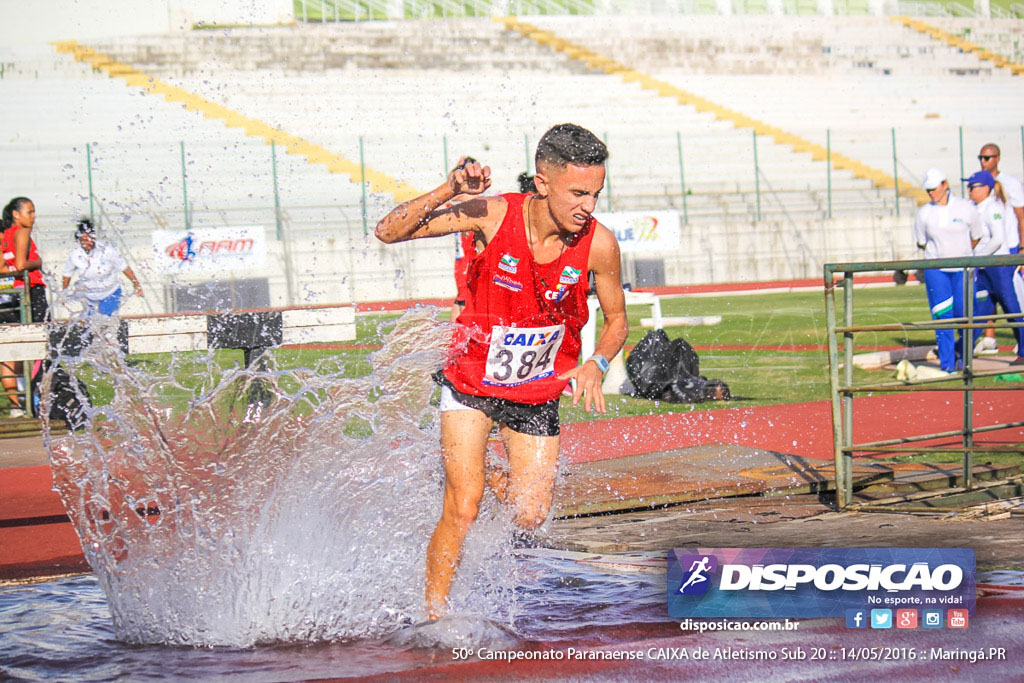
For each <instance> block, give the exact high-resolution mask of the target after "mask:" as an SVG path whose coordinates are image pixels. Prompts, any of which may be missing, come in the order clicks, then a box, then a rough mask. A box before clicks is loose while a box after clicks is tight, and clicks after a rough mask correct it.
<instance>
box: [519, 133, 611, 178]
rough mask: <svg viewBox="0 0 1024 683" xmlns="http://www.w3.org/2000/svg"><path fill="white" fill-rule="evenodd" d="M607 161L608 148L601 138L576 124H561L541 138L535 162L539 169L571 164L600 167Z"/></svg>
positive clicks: (562, 166)
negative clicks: (543, 166)
mask: <svg viewBox="0 0 1024 683" xmlns="http://www.w3.org/2000/svg"><path fill="white" fill-rule="evenodd" d="M607 159H608V148H607V147H606V146H605V144H604V143H603V142H601V140H600V138H598V137H597V136H596V135H594V134H593V133H591V132H590V131H589V130H587V129H586V128H583V127H581V126H577V125H576V124H575V123H560V124H558V125H557V126H553V127H552V128H551V129H550V130H549V131H548V132H546V133H544V135H543V137H541V139H540V142H538V143H537V154H536V156H535V157H534V162H535V163H536V164H537V168H540V166H541V164H552V165H554V166H557V167H559V168H565V167H566V166H568V165H569V164H575V165H578V166H600V165H601V164H603V163H604V162H605V161H606V160H607Z"/></svg>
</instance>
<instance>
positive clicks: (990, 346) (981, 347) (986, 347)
mask: <svg viewBox="0 0 1024 683" xmlns="http://www.w3.org/2000/svg"><path fill="white" fill-rule="evenodd" d="M997 353H999V346H998V344H996V340H995V338H994V337H984V336H983V337H981V338H979V339H978V343H977V344H975V345H974V355H975V356H992V355H995V354H997Z"/></svg>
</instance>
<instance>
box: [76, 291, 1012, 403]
mask: <svg viewBox="0 0 1024 683" xmlns="http://www.w3.org/2000/svg"><path fill="white" fill-rule="evenodd" d="M840 303H841V302H840ZM854 303H855V307H854V310H855V317H854V322H855V323H856V324H864V325H867V324H876V323H893V322H899V321H921V320H926V319H927V318H928V306H927V302H926V300H925V292H924V289H923V288H922V287H898V288H897V287H885V288H866V289H858V290H857V291H856V293H855V301H854ZM662 312H663V314H664V315H665V316H708V315H719V316H721V317H722V322H721V323H719V324H717V325H713V326H700V327H673V328H666V331H667V332H668V334H669V336H670V337H673V338H676V337H683V338H685V339H686V340H687V341H689V342H690V343H691V344H692V345H693V346H695V347H697V349H698V353H699V354H700V362H701V373H702V374H703V375H705V376H707V377H709V378H715V379H722V380H724V381H726V382H727V383H728V384H729V386H730V388H731V390H732V393H733V396H734V397H735V399H734V400H733V401H730V402H723V401H713V402H707V403H701V404H697V405H696V406H692V407H691V406H690V405H680V404H671V403H665V402H655V401H649V400H645V399H635V398H631V397H626V396H615V397H609V410H608V413H607V414H605V415H600V416H599V415H594V414H588V413H586V412H584V411H583V409H582V408H581V407H576V408H573V407H572V406H571V404H570V403H569V402H568V401H563V406H562V419H563V421H565V422H575V421H580V420H588V419H602V418H609V417H621V416H626V415H650V414H656V413H668V412H675V411H680V410H686V411H689V410H692V409H696V410H715V409H721V408H728V407H733V406H738V405H743V406H758V405H769V404H779V403H793V402H802V401H822V400H827V399H828V398H829V387H828V354H827V351H826V348H827V343H828V340H827V338H826V337H827V336H826V325H825V299H824V295H823V294H822V293H821V292H801V293H768V294H745V295H731V296H729V295H720V296H707V297H703V296H702V297H676V298H665V299H663V302H662ZM438 315H439V317H440V318H441V319H443V320H444V319H447V313H446V312H440V311H439V313H438ZM649 315H650V312H649V308H648V307H646V306H638V307H633V308H631V309H630V310H629V316H630V321H631V323H630V334H629V338H628V340H627V342H626V344H627V346H633V345H635V344H637V343H638V342H639V341H640V339H641V338H642V337H643V335H644V334H645V333H646V330H644V329H641V328H640V326H639V321H640V318H641V317H644V316H649ZM839 315H840V316H841V315H842V310H841V309H840V311H839ZM397 319H398V315H396V314H390V315H369V316H365V315H361V316H359V317H358V318H357V338H356V339H355V340H354V341H353V342H352V343H351V345H353V346H355V345H364V346H371V347H372V346H376V345H379V344H382V343H383V341H384V339H385V338H386V336H387V334H388V332H389V331H390V329H391V328H392V327H393V325H394V322H395V321H396V320H397ZM998 341H999V343H1000V345H1012V344H1013V339H1012V337H1011V336H1010V334H1009V332H1004V331H1000V332H999V333H998ZM855 342H856V344H857V346H858V351H870V350H873V349H874V348H875V347H878V346H900V345H931V344H934V334H933V333H931V332H927V331H925V332H920V331H916V332H906V333H905V332H886V333H863V334H860V335H858V336H857V337H856V338H855ZM372 352H373V350H372V349H332V350H312V349H302V348H295V349H277V350H275V351H273V352H272V353H273V356H274V362H275V365H276V367H277V369H279V370H287V369H293V368H316V367H318V366H320V367H321V368H322V369H323V370H325V371H326V370H329V371H332V372H339V371H340V372H341V373H342V374H343V375H344V376H349V377H358V376H362V375H365V374H367V373H369V372H370V364H369V362H368V361H367V358H368V356H369V354H370V353H372ZM130 361H131V363H132V364H134V365H135V366H136V367H137V368H139V369H140V370H142V371H144V372H146V373H148V374H150V375H152V376H154V377H159V376H160V374H161V372H166V366H167V364H168V358H167V357H166V356H160V355H157V354H148V355H136V356H133V357H132V358H131V359H130ZM241 364H242V353H241V351H217V352H215V353H214V355H213V358H212V361H208V359H207V356H206V353H205V352H202V353H193V354H178V355H177V357H176V359H175V376H176V377H177V378H178V381H177V384H172V383H168V386H167V388H166V390H165V391H163V392H162V395H163V397H164V398H165V399H166V400H167V401H168V402H169V403H171V404H174V405H178V406H183V405H184V404H185V403H187V401H188V400H189V398H190V397H191V395H194V393H195V392H200V391H202V389H203V387H204V386H209V382H210V381H213V379H214V378H213V377H212V376H213V375H217V374H218V372H219V371H225V370H227V369H230V368H232V367H235V366H241ZM883 379H889V378H888V377H887V376H886V375H885V374H884V373H880V372H871V373H869V372H865V371H861V370H857V371H856V372H855V381H856V382H857V383H866V382H868V381H878V380H883ZM89 384H90V390H91V392H92V394H93V400H94V402H95V403H96V404H97V405H103V404H105V403H106V402H108V401H109V400H110V396H111V393H112V389H111V387H110V385H109V383H108V382H103V381H100V380H99V379H98V378H95V377H94V378H92V379H90V380H89Z"/></svg>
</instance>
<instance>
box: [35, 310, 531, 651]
mask: <svg viewBox="0 0 1024 683" xmlns="http://www.w3.org/2000/svg"><path fill="white" fill-rule="evenodd" d="M450 333H451V330H450V328H448V327H445V326H442V325H440V324H438V322H437V319H436V310H434V309H420V310H416V311H412V312H410V313H407V314H406V315H405V316H403V317H402V318H401V319H399V320H398V322H397V323H396V324H395V327H394V329H393V331H391V333H390V335H389V336H388V337H387V338H386V340H385V343H384V345H383V348H381V349H380V350H379V351H378V352H376V353H374V354H373V355H371V356H370V358H369V361H370V365H371V366H372V369H371V371H370V372H369V374H366V375H364V376H361V377H352V376H350V375H351V373H348V372H346V369H345V367H344V364H339V363H338V362H336V361H330V360H324V361H322V362H321V363H319V364H318V366H317V367H316V368H314V369H300V370H278V369H275V368H274V367H269V368H267V369H263V370H253V369H245V368H240V367H238V366H237V365H235V366H231V367H224V364H223V360H222V358H223V357H220V358H221V360H218V356H216V355H215V354H213V353H206V352H204V353H196V354H178V355H175V357H174V358H173V359H172V360H170V361H169V362H156V361H154V362H141V363H140V362H138V361H137V360H136V361H133V362H132V363H129V362H128V360H127V359H126V358H125V357H124V356H123V355H122V354H121V353H120V351H119V350H118V348H117V346H116V344H113V343H111V342H110V341H108V340H110V339H112V338H113V335H112V333H111V330H110V329H105V330H104V329H99V330H96V331H95V333H94V337H93V342H92V343H91V344H90V345H89V346H88V348H86V349H85V351H83V352H82V353H81V355H80V356H79V357H76V358H66V359H63V363H64V365H65V366H66V367H68V369H69V370H70V371H71V372H72V374H74V375H76V376H77V377H79V378H81V379H82V380H83V381H84V382H85V383H86V385H88V386H89V388H90V393H92V394H93V398H94V401H93V403H94V405H93V406H92V407H90V408H88V409H87V413H88V418H89V419H88V421H87V424H86V426H85V428H83V429H81V430H79V431H77V432H74V433H72V434H70V435H67V436H62V437H57V436H54V435H52V434H51V433H50V431H49V424H48V423H47V424H46V425H45V430H44V440H45V442H46V445H47V448H48V449H49V452H50V457H51V462H52V464H53V470H54V480H55V489H56V490H57V491H58V492H59V493H60V495H61V497H62V498H63V500H64V503H65V505H66V506H67V509H68V514H69V516H70V517H71V520H72V522H73V524H74V526H75V529H76V530H77V532H78V534H79V537H80V539H81V540H82V545H83V549H84V552H85V556H86V559H87V560H88V561H89V564H90V565H91V566H92V568H93V570H94V571H95V572H96V575H97V577H98V579H99V581H100V584H101V585H102V587H103V590H104V592H105V593H106V595H107V600H108V603H109V606H110V612H111V615H112V617H113V623H114V629H115V632H116V633H117V635H118V637H119V638H121V639H123V640H125V641H127V642H132V643H168V644H181V645H229V646H235V647H246V646H250V645H253V644H256V643H267V642H282V641H284V642H288V641H314V640H338V639H348V638H363V637H375V636H380V635H383V634H387V633H389V632H391V631H394V630H395V629H397V628H399V627H401V626H403V625H406V624H411V623H415V622H418V621H422V620H423V619H424V618H425V612H424V607H423V597H422V595H423V565H424V556H425V552H426V545H427V542H428V540H429V535H430V533H431V531H432V529H433V525H434V523H435V522H436V520H437V518H438V516H439V514H440V500H441V488H442V481H443V480H442V471H441V468H440V458H439V452H438V451H439V448H438V445H437V444H438V431H437V425H436V422H437V421H436V420H435V419H434V418H435V412H434V411H435V409H433V408H431V407H430V406H429V405H428V401H429V399H430V396H431V394H432V392H433V391H434V385H433V383H432V381H431V380H430V378H429V374H430V371H431V370H433V369H434V368H436V367H438V366H439V365H440V364H441V362H442V360H443V353H444V350H445V348H446V347H447V342H448V338H449V336H450ZM271 365H272V361H271ZM44 387H45V383H44ZM251 395H252V396H263V397H266V398H269V400H268V402H267V403H266V405H265V406H264V407H263V409H262V410H261V411H259V415H258V418H256V419H254V417H253V416H254V411H253V410H252V408H251V406H250V396H251ZM44 408H45V406H44ZM508 526H509V520H508V516H507V515H506V514H504V512H503V511H501V510H500V508H498V506H497V505H496V504H495V503H494V502H493V500H491V499H490V496H488V497H485V505H484V508H483V510H482V512H481V519H480V521H479V522H478V524H477V525H476V527H475V528H474V532H473V533H472V534H471V535H470V537H469V538H468V539H467V544H466V547H465V552H464V560H463V568H462V570H461V571H460V573H459V575H458V577H457V579H456V583H455V585H454V587H453V609H454V610H455V611H456V612H460V611H461V612H466V611H468V612H470V613H475V614H479V615H484V616H486V617H487V618H490V619H498V620H501V621H504V622H506V623H508V624H511V623H512V621H513V620H514V618H515V606H514V600H513V598H512V596H513V593H514V567H513V565H512V562H511V560H510V559H509V555H510V554H509V553H508V552H502V550H503V549H507V548H505V546H507V544H508V540H507V539H508V538H509V534H508Z"/></svg>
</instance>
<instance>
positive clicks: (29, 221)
mask: <svg viewBox="0 0 1024 683" xmlns="http://www.w3.org/2000/svg"><path fill="white" fill-rule="evenodd" d="M11 217H12V218H14V222H15V223H17V224H18V225H20V226H21V227H23V228H31V227H32V226H33V225H35V223H36V206H35V204H33V203H32V202H25V203H24V204H22V205H21V210H20V211H14V212H12V213H11Z"/></svg>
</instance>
